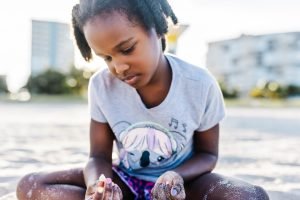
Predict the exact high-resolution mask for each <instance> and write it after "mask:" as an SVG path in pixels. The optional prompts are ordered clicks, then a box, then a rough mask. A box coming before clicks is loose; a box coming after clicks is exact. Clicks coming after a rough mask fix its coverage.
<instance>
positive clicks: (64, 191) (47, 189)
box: [17, 169, 85, 200]
mask: <svg viewBox="0 0 300 200" xmlns="http://www.w3.org/2000/svg"><path fill="white" fill-rule="evenodd" d="M84 195H85V184H84V178H83V173H82V169H71V170H64V171H57V172H52V173H32V174H28V175H26V176H24V177H23V178H22V179H21V180H20V181H19V183H18V186H17V197H18V199H19V200H30V199H37V200H48V199H49V200H50V199H51V200H56V199H57V200H58V199H59V200H62V199H65V200H68V199H70V200H71V199H73V200H77V199H78V200H83V199H84Z"/></svg>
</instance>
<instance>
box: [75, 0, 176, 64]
mask: <svg viewBox="0 0 300 200" xmlns="http://www.w3.org/2000/svg"><path fill="white" fill-rule="evenodd" d="M115 11H117V12H120V13H122V14H125V15H126V17H127V18H128V20H129V21H130V22H132V23H137V24H139V25H141V26H142V27H143V28H144V29H145V30H146V31H149V30H150V29H151V28H154V29H155V31H156V33H157V34H158V35H160V36H162V40H161V41H162V49H163V51H164V50H165V48H166V40H165V37H164V35H165V34H166V33H167V32H168V22H167V18H168V17H170V18H171V19H172V22H173V23H174V24H177V17H176V16H175V14H174V12H173V10H172V8H171V6H170V5H169V3H168V2H167V0H80V3H79V4H76V5H75V6H74V7H73V10H72V26H73V31H74V36H75V41H76V43H77V46H78V48H79V50H80V53H81V55H82V56H83V58H84V59H85V60H86V61H90V60H91V59H92V50H91V48H90V46H89V45H88V43H87V41H86V38H85V36H84V34H83V26H84V25H85V23H86V22H87V21H88V20H89V19H91V18H93V17H95V16H97V15H99V14H110V13H112V12H115Z"/></svg>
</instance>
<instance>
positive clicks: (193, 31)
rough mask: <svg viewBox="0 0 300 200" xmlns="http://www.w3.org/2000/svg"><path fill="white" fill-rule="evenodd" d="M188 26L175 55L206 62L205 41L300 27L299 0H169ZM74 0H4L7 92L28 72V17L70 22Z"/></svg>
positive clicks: (2, 63) (0, 67) (1, 50)
mask: <svg viewBox="0 0 300 200" xmlns="http://www.w3.org/2000/svg"><path fill="white" fill-rule="evenodd" d="M169 2H170V4H171V6H172V7H173V10H174V12H175V14H176V15H177V17H178V18H179V21H180V22H181V23H184V24H189V28H188V29H187V30H186V32H185V33H183V35H182V36H181V38H180V39H179V41H178V51H177V55H178V56H180V57H182V58H183V59H186V60H187V61H189V62H191V63H193V64H196V65H199V66H203V67H205V57H206V52H207V44H208V43H209V42H213V41H218V40H225V39H231V38H235V37H239V36H240V35H241V34H250V35H260V34H268V33H281V32H300V23H299V22H300V12H299V8H300V1H299V0H226V1H225V0H169ZM76 3H78V0H26V1H22V0H3V1H2V2H1V7H0V24H1V26H0V34H1V37H0V44H1V45H0V55H1V60H0V75H1V74H6V75H7V76H8V78H7V82H8V86H9V89H10V90H11V91H17V90H18V89H19V88H20V87H22V86H23V85H24V84H25V83H26V81H27V79H28V76H29V75H30V54H31V52H30V51H31V50H30V43H31V38H30V37H31V33H30V30H31V27H30V26H31V19H38V20H51V21H57V22H66V23H69V22H70V20H71V17H70V16H71V9H72V6H73V5H74V4H76Z"/></svg>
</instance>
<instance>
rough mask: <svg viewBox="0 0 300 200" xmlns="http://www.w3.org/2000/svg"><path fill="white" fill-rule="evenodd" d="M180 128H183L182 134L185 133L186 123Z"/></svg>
mask: <svg viewBox="0 0 300 200" xmlns="http://www.w3.org/2000/svg"><path fill="white" fill-rule="evenodd" d="M182 127H183V132H184V133H186V127H187V124H186V123H183V124H182Z"/></svg>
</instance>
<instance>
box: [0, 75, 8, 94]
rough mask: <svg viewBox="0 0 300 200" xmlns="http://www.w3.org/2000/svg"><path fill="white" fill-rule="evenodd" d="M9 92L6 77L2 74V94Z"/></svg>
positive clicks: (0, 85)
mask: <svg viewBox="0 0 300 200" xmlns="http://www.w3.org/2000/svg"><path fill="white" fill-rule="evenodd" d="M4 92H7V84H6V76H5V75H1V74H0V94H1V93H4Z"/></svg>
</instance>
